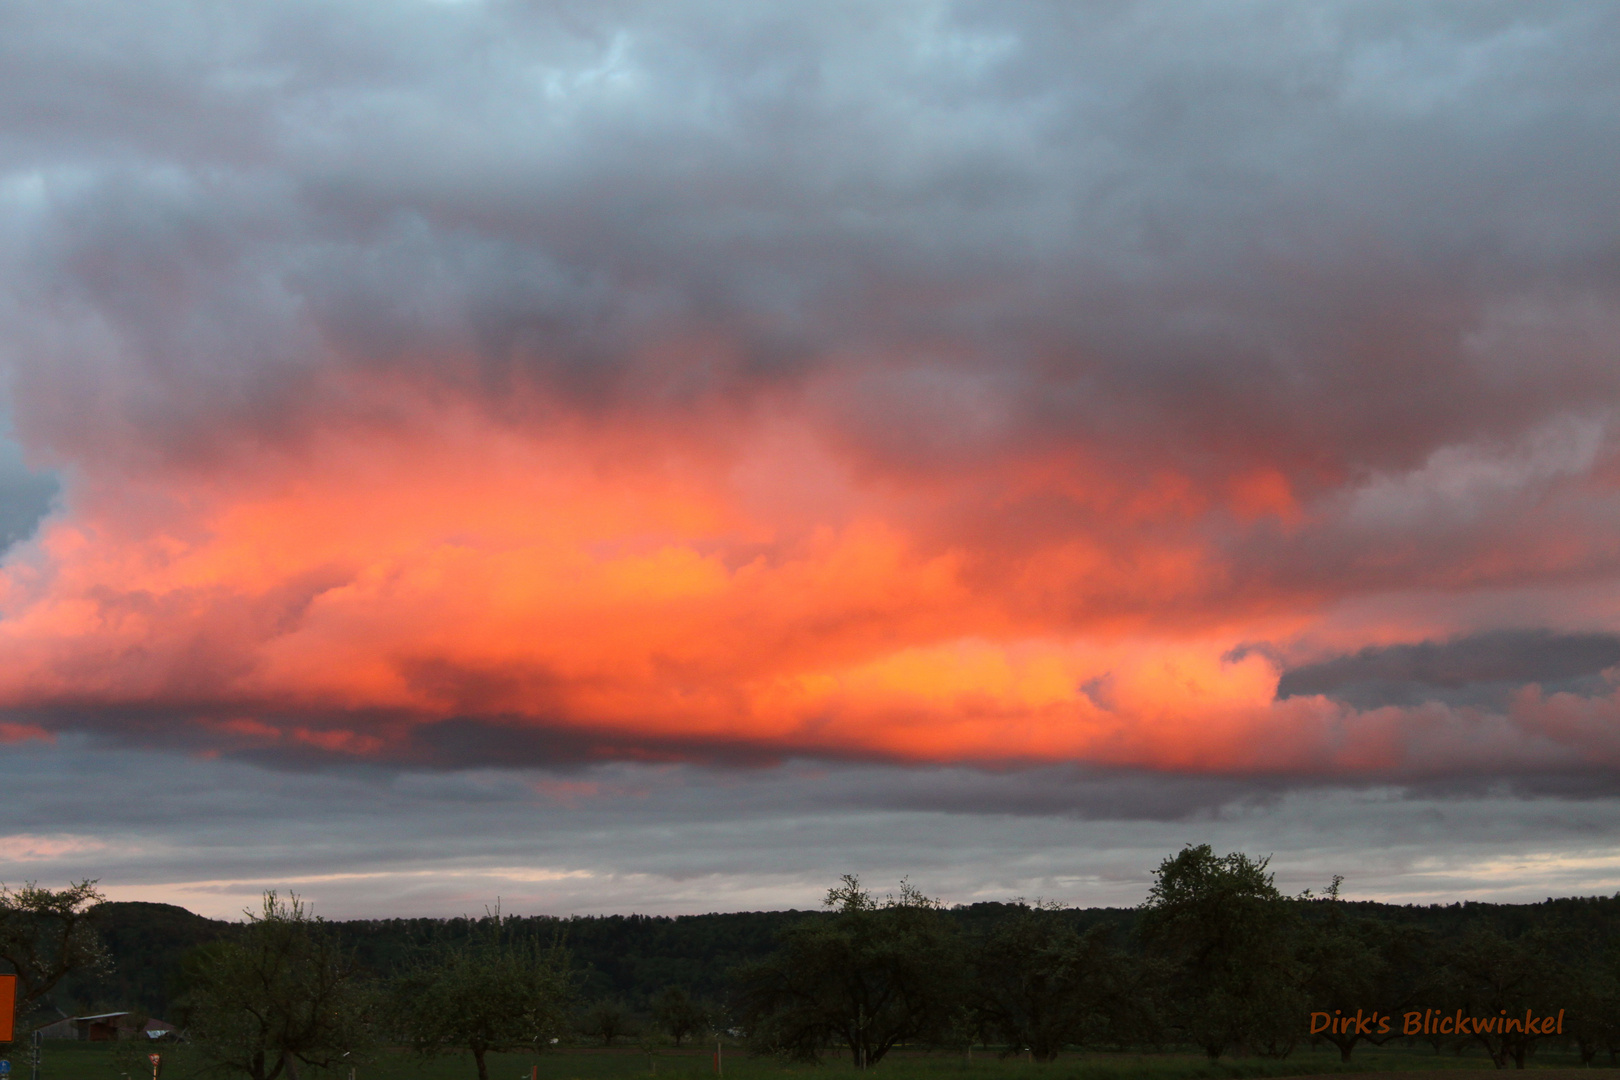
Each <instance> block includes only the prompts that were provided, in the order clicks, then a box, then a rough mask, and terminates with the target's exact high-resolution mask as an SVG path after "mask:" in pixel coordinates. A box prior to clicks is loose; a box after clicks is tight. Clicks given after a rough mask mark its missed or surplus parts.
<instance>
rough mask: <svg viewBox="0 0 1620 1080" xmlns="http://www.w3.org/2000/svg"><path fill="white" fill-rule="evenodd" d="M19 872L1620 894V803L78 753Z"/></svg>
mask: <svg viewBox="0 0 1620 1080" xmlns="http://www.w3.org/2000/svg"><path fill="white" fill-rule="evenodd" d="M0 766H3V768H4V770H5V776H6V786H7V798H6V800H5V801H4V803H0V864H3V865H4V867H5V879H6V880H7V881H8V882H11V883H16V882H17V881H20V880H24V879H27V880H36V879H37V880H41V881H64V880H67V879H68V878H74V877H80V876H89V877H98V878H100V879H101V882H102V885H103V886H104V887H105V888H106V889H107V890H108V892H109V893H110V894H111V895H113V896H114V897H121V898H126V899H157V900H164V901H169V902H175V903H180V904H184V905H186V906H188V907H191V908H193V909H194V910H199V911H204V912H206V913H208V914H211V915H216V916H223V917H233V916H236V915H238V914H239V913H240V911H241V909H242V908H243V907H245V906H247V905H249V904H251V903H252V902H253V900H254V897H255V896H256V894H257V891H258V890H260V889H264V888H280V889H293V890H296V891H298V892H299V893H301V894H303V895H305V896H306V897H308V898H309V899H310V900H312V901H313V902H314V903H315V905H316V910H317V911H319V912H320V913H322V914H325V915H327V916H328V917H347V916H354V917H365V916H386V915H404V914H438V915H447V914H459V913H463V912H468V911H472V912H476V911H479V910H482V908H483V906H484V905H485V904H491V903H493V902H494V900H495V898H496V897H497V896H499V897H500V898H501V902H502V905H503V907H505V908H506V909H507V910H510V911H516V912H521V913H530V912H538V913H554V914H562V913H569V912H580V913H593V912H604V911H644V912H653V913H668V914H675V913H682V912H700V911H710V910H737V909H750V908H756V909H757V908H776V907H794V906H797V907H813V906H815V905H816V904H817V903H818V902H819V898H820V896H821V895H822V894H823V893H824V891H825V889H826V888H827V886H828V884H829V883H831V882H833V881H835V880H836V879H837V876H838V875H839V874H841V873H846V872H859V873H860V874H862V875H863V877H864V878H865V879H866V880H869V881H872V882H874V883H884V882H888V883H892V882H894V881H896V880H898V879H899V878H900V877H901V876H903V875H909V876H910V877H911V879H912V880H913V882H915V883H917V884H919V885H920V886H921V887H923V888H925V889H927V890H928V891H930V892H931V893H934V894H937V895H941V896H943V897H944V898H945V899H946V900H948V901H951V902H957V903H965V902H972V901H975V900H1002V899H1008V898H1010V897H1014V896H1028V897H1035V896H1045V897H1048V898H1055V899H1060V900H1063V901H1066V902H1070V903H1079V904H1114V905H1131V904H1135V903H1139V902H1140V901H1141V899H1142V898H1143V897H1144V896H1145V894H1146V891H1147V887H1148V885H1149V883H1150V881H1151V876H1150V871H1151V870H1152V868H1153V867H1154V866H1155V865H1157V863H1158V861H1159V860H1160V859H1162V858H1163V857H1164V856H1166V855H1168V854H1171V853H1173V852H1174V851H1175V850H1178V849H1179V848H1180V846H1181V845H1182V844H1184V843H1189V842H1194V843H1199V842H1209V843H1212V844H1214V845H1215V846H1216V847H1218V848H1220V849H1222V850H1246V851H1248V852H1250V853H1251V854H1255V855H1267V854H1270V855H1273V856H1274V863H1273V866H1274V868H1275V869H1276V870H1277V872H1278V882H1279V885H1280V886H1281V887H1284V888H1285V889H1287V890H1289V891H1298V890H1299V889H1302V888H1307V887H1313V888H1314V887H1320V886H1321V885H1323V884H1325V883H1326V882H1327V880H1328V879H1329V878H1330V877H1331V876H1332V875H1333V874H1335V873H1341V874H1344V875H1345V876H1346V878H1347V885H1346V890H1347V894H1348V895H1351V896H1356V897H1366V898H1382V899H1389V900H1395V901H1403V902H1404V901H1416V902H1425V903H1426V902H1431V901H1446V902H1449V901H1452V900H1455V899H1458V898H1461V897H1465V896H1467V897H1474V898H1495V899H1504V900H1524V901H1529V900H1539V899H1542V898H1543V897H1544V896H1546V895H1549V894H1554V895H1568V894H1577V895H1588V894H1594V893H1604V894H1607V893H1611V892H1615V891H1617V890H1620V855H1616V854H1615V851H1614V848H1613V846H1612V843H1611V838H1612V836H1613V835H1614V834H1615V830H1616V828H1617V827H1620V802H1616V801H1615V800H1613V799H1601V798H1600V799H1588V800H1579V799H1574V800H1572V799H1570V798H1567V797H1540V798H1529V799H1524V798H1519V799H1514V798H1503V797H1502V793H1493V792H1490V791H1475V792H1471V793H1454V794H1451V795H1438V794H1433V793H1430V794H1423V793H1420V792H1412V791H1401V790H1397V789H1389V788H1370V789H1362V790H1356V789H1347V788H1342V787H1330V788H1323V789H1317V790H1314V791H1313V790H1303V791H1298V790H1296V791H1294V792H1291V793H1283V792H1277V791H1267V790H1264V789H1261V790H1245V789H1243V788H1241V787H1240V786H1230V785H1228V786H1218V785H1212V784H1210V783H1207V782H1202V781H1189V782H1187V783H1186V784H1181V783H1178V782H1177V781H1175V780H1174V779H1165V778H1160V779H1159V780H1158V781H1157V782H1156V783H1155V784H1154V785H1153V788H1154V790H1155V791H1156V793H1157V794H1156V799H1152V798H1149V797H1148V795H1149V792H1148V788H1147V785H1146V784H1145V783H1141V784H1139V783H1137V782H1133V781H1130V780H1128V779H1127V780H1121V779H1118V778H1115V779H1110V778H1107V777H1096V776H1086V775H1083V774H1078V773H1075V772H1074V771H1072V770H1045V771H1036V772H1014V773H1007V774H1003V775H999V776H996V775H986V774H983V773H974V772H971V771H964V770H948V769H942V770H922V771H918V770H906V769H896V768H885V767H875V766H832V767H829V766H824V765H807V764H790V765H788V766H784V767H781V768H775V769H769V770H760V771H744V772H739V771H734V770H731V771H714V770H707V769H701V768H692V767H685V766H663V767H638V766H626V765H612V766H595V767H592V768H590V769H586V770H582V771H578V772H571V773H566V774H556V773H544V772H533V771H523V770H519V771H503V770H477V771H468V772H456V773H439V774H386V773H365V772H342V773H286V772H276V771H265V770H261V769H258V768H254V767H252V766H248V765H244V764H240V763H228V762H219V761H206V760H198V759H194V758H179V757H173V756H167V755H156V754H140V753H109V752H106V751H99V750H95V749H93V748H89V747H86V746H83V745H80V746H61V747H55V748H52V747H41V746H34V747H28V748H23V749H17V748H13V749H9V750H6V751H5V752H4V758H3V762H0Z"/></svg>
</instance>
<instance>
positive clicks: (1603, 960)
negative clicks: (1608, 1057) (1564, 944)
mask: <svg viewBox="0 0 1620 1080" xmlns="http://www.w3.org/2000/svg"><path fill="white" fill-rule="evenodd" d="M1558 976H1559V977H1558V978H1557V983H1558V986H1557V989H1556V991H1555V992H1554V993H1553V995H1552V996H1551V998H1550V1001H1556V1002H1558V1003H1559V1004H1560V1005H1563V1006H1566V1007H1567V1016H1566V1020H1567V1022H1566V1024H1565V1026H1564V1031H1565V1032H1566V1033H1567V1034H1568V1035H1569V1036H1570V1037H1572V1038H1573V1039H1574V1040H1575V1047H1576V1049H1577V1051H1578V1052H1579V1053H1580V1055H1581V1064H1582V1065H1588V1066H1590V1065H1591V1064H1592V1059H1593V1058H1595V1057H1596V1056H1597V1052H1598V1050H1600V1049H1602V1048H1604V1047H1610V1048H1611V1050H1610V1053H1611V1054H1612V1053H1613V1050H1612V1047H1614V1046H1615V1045H1616V1043H1620V977H1617V976H1620V964H1617V963H1616V955H1615V952H1614V950H1613V948H1610V949H1608V950H1604V951H1601V952H1598V953H1596V954H1593V953H1590V952H1589V953H1587V954H1586V955H1583V956H1581V957H1580V958H1578V959H1577V960H1576V961H1575V962H1573V963H1571V964H1569V965H1567V966H1565V967H1564V968H1563V970H1561V971H1560V972H1559V973H1558Z"/></svg>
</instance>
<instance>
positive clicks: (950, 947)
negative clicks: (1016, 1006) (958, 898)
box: [740, 874, 965, 1068]
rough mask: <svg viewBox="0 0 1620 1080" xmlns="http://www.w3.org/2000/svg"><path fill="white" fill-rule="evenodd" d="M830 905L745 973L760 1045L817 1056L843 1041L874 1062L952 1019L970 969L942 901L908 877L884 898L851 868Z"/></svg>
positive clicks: (745, 994)
mask: <svg viewBox="0 0 1620 1080" xmlns="http://www.w3.org/2000/svg"><path fill="white" fill-rule="evenodd" d="M826 906H827V907H828V908H830V909H831V910H832V911H833V912H834V915H833V917H832V918H824V919H805V920H803V921H801V922H799V923H797V924H795V925H793V926H791V927H789V928H788V930H786V931H785V932H784V933H783V935H782V938H781V942H780V946H779V948H778V949H777V951H776V953H775V955H773V956H771V957H770V958H769V959H766V960H764V961H762V962H760V963H757V964H754V965H752V966H751V967H749V968H747V969H745V970H744V971H743V972H742V973H741V975H740V981H741V984H742V995H741V996H742V1001H743V1005H744V1016H745V1023H746V1025H747V1028H748V1031H749V1037H750V1040H751V1041H752V1042H753V1043H754V1045H755V1046H756V1047H757V1048H759V1049H761V1050H766V1051H770V1052H776V1053H783V1054H787V1055H790V1056H792V1057H794V1058H796V1059H799V1060H809V1061H813V1060H816V1059H817V1058H818V1057H819V1056H820V1052H821V1050H822V1048H823V1047H825V1046H827V1045H829V1044H832V1043H842V1044H843V1045H844V1046H845V1047H847V1048H848V1050H849V1054H850V1057H851V1059H852V1060H853V1061H854V1064H855V1066H856V1067H857V1068H865V1067H868V1066H871V1065H875V1064H877V1063H878V1062H879V1061H881V1060H883V1057H884V1055H885V1054H887V1053H888V1052H889V1051H890V1050H891V1049H892V1048H893V1047H894V1046H895V1044H896V1043H899V1042H903V1041H907V1040H912V1039H920V1038H926V1037H928V1036H930V1035H934V1034H937V1033H938V1032H940V1031H941V1030H942V1029H944V1028H945V1027H946V1026H948V1025H949V1023H950V1021H951V1018H952V1016H953V1013H954V1011H955V1009H956V1007H957V1005H958V1002H959V999H960V997H961V991H962V987H963V984H964V982H965V978H964V976H965V971H964V963H963V959H962V949H961V947H960V945H959V942H958V939H957V935H956V934H955V931H954V927H953V926H952V925H951V923H950V922H949V921H948V920H947V919H946V918H945V917H944V916H943V914H942V912H941V911H940V910H939V904H938V902H937V901H934V900H931V899H929V898H928V897H926V896H924V895H923V894H922V893H921V892H919V891H918V890H916V889H914V888H912V886H911V885H910V884H908V883H907V882H904V881H902V882H901V883H900V895H899V896H898V897H896V896H889V897H888V898H886V899H885V900H883V901H878V900H876V899H874V898H873V897H872V895H871V894H870V893H869V892H867V891H866V890H865V889H863V888H861V885H860V881H859V880H858V879H857V878H856V877H855V876H854V875H850V874H846V875H845V876H844V877H843V879H842V883H841V884H840V885H838V886H836V887H834V888H832V889H830V890H828V893H827V899H826Z"/></svg>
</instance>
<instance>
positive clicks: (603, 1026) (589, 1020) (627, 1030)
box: [579, 1001, 631, 1046]
mask: <svg viewBox="0 0 1620 1080" xmlns="http://www.w3.org/2000/svg"><path fill="white" fill-rule="evenodd" d="M579 1029H580V1031H581V1032H583V1033H584V1034H586V1035H589V1036H590V1037H591V1038H593V1039H601V1040H602V1045H603V1046H612V1045H613V1041H614V1040H615V1039H618V1038H621V1037H623V1036H625V1035H629V1034H631V1022H630V1012H629V1010H628V1009H626V1008H625V1007H624V1003H623V1002H619V1001H598V1002H597V1003H596V1004H594V1005H592V1006H591V1007H590V1008H589V1009H588V1010H586V1012H585V1015H584V1016H583V1017H581V1018H580V1025H579Z"/></svg>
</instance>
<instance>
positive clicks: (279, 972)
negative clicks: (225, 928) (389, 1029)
mask: <svg viewBox="0 0 1620 1080" xmlns="http://www.w3.org/2000/svg"><path fill="white" fill-rule="evenodd" d="M247 916H248V925H247V927H245V928H244V930H243V932H242V933H240V934H237V935H235V936H234V937H232V938H230V939H228V940H223V941H217V942H214V943H211V944H208V945H204V946H202V947H200V948H198V949H196V950H195V951H193V952H192V953H191V954H190V955H189V956H188V957H187V958H186V962H185V965H184V969H183V970H184V987H185V990H184V993H183V994H182V995H181V998H180V1006H181V1010H180V1011H181V1019H182V1021H183V1023H184V1024H185V1026H186V1033H187V1037H188V1038H189V1039H190V1040H191V1042H192V1043H193V1044H195V1045H196V1046H197V1047H198V1049H199V1050H200V1051H201V1052H202V1054H203V1056H204V1057H205V1058H207V1059H209V1060H211V1061H212V1062H213V1064H214V1065H215V1066H216V1067H218V1068H220V1069H222V1070H224V1071H227V1072H235V1073H242V1074H245V1075H246V1076H248V1077H251V1078H252V1080H276V1078H277V1077H279V1076H281V1075H282V1074H283V1073H285V1074H286V1075H287V1076H288V1077H290V1078H292V1080H297V1076H298V1071H299V1066H300V1064H302V1065H309V1066H312V1067H314V1068H331V1067H334V1066H336V1065H337V1064H338V1063H339V1061H340V1060H341V1059H342V1058H343V1057H344V1055H345V1054H351V1053H358V1052H361V1051H363V1050H364V1049H365V1048H367V1047H368V1046H369V1045H370V1043H371V1033H370V1028H369V1021H370V1019H371V1017H372V1014H373V1004H374V1003H373V1000H372V997H371V995H370V994H369V993H368V991H367V989H366V988H365V987H364V986H362V985H361V983H360V980H359V978H358V976H357V973H356V970H355V966H354V963H353V960H352V958H351V956H350V955H349V954H348V953H347V952H345V951H344V950H343V949H342V948H341V947H340V946H339V944H338V941H337V938H336V936H335V935H334V934H332V933H331V932H330V930H329V929H328V928H327V927H326V926H325V925H324V924H322V923H321V922H320V921H319V920H318V919H314V918H312V917H311V916H310V915H309V913H308V911H307V910H306V909H305V908H304V906H303V904H302V903H301V902H300V901H299V900H298V898H297V897H296V896H293V897H290V898H289V899H288V900H286V901H281V900H279V899H277V897H276V894H275V893H274V892H267V893H265V895H264V907H263V909H262V910H261V911H259V912H257V913H255V912H251V911H250V912H247Z"/></svg>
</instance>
